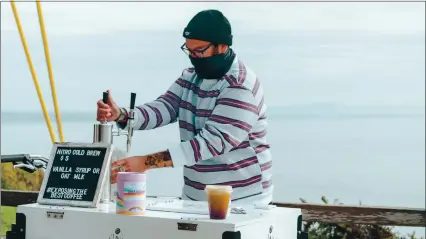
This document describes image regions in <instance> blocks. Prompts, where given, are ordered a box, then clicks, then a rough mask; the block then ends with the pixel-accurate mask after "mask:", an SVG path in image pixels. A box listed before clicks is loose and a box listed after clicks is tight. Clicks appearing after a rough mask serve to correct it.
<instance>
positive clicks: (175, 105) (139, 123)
mask: <svg viewBox="0 0 426 239" xmlns="http://www.w3.org/2000/svg"><path fill="white" fill-rule="evenodd" d="M182 92H183V89H182V86H180V85H179V84H177V83H176V81H175V82H174V83H173V84H172V85H171V86H170V88H169V89H168V90H167V91H166V93H164V94H163V95H161V96H160V97H158V98H157V99H156V100H154V101H151V102H148V103H145V104H143V105H138V106H136V107H135V121H134V122H135V124H134V129H135V130H149V129H155V128H158V127H161V126H165V125H167V124H170V123H174V122H176V121H177V118H178V113H179V104H180V100H181V97H182ZM126 110H127V112H129V108H126ZM117 125H118V126H119V127H120V128H122V129H124V128H126V127H127V117H125V119H124V120H123V121H122V122H117Z"/></svg>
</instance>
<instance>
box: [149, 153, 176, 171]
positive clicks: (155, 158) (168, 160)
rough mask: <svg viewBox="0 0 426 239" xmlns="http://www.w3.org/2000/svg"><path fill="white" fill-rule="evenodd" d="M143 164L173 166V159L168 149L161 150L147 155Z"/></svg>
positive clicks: (153, 166)
mask: <svg viewBox="0 0 426 239" xmlns="http://www.w3.org/2000/svg"><path fill="white" fill-rule="evenodd" d="M145 165H146V166H147V168H164V167H173V161H172V157H171V156H170V153H169V151H163V152H159V153H155V154H150V155H148V156H147V158H146V160H145Z"/></svg>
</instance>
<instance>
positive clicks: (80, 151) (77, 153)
mask: <svg viewBox="0 0 426 239" xmlns="http://www.w3.org/2000/svg"><path fill="white" fill-rule="evenodd" d="M72 154H73V155H84V154H85V151H84V149H74V150H73V151H72Z"/></svg>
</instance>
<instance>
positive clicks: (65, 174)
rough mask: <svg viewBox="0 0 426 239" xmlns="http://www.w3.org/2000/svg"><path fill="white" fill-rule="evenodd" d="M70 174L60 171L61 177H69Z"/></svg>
mask: <svg viewBox="0 0 426 239" xmlns="http://www.w3.org/2000/svg"><path fill="white" fill-rule="evenodd" d="M70 175H71V174H70V173H61V179H69V178H70Z"/></svg>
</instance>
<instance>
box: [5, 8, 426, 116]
mask: <svg viewBox="0 0 426 239" xmlns="http://www.w3.org/2000/svg"><path fill="white" fill-rule="evenodd" d="M16 6H17V9H18V14H19V17H20V19H21V23H22V27H23V30H24V32H25V37H26V39H27V42H28V46H29V49H30V53H31V57H32V60H33V62H34V65H35V67H36V72H37V76H38V78H39V82H40V86H41V88H42V91H43V95H44V98H45V102H46V104H47V105H48V109H49V111H52V110H53V107H51V105H52V103H51V102H52V100H51V97H50V86H49V78H48V75H47V71H46V62H45V58H44V52H43V45H42V41H41V34H40V27H39V22H38V16H37V8H36V4H35V3H34V2H29V3H28V2H26V3H22V2H16ZM424 6H425V5H424V3H423V2H418V3H413V2H410V3H402V2H383V3H379V2H374V3H362V2H336V3H327V2H314V3H312V2H309V3H308V2H299V3H294V2H291V3H290V2H287V3H285V2H281V3H258V2H257V3H254V2H251V3H229V2H222V3H217V2H216V3H214V2H213V3H212V2H196V3H194V2H193V3H188V2H186V3H182V2H175V3H164V2H163V3H149V2H130V3H129V2H127V3H123V2H90V3H81V2H80V3H72V2H42V9H43V16H44V20H45V27H46V31H47V35H48V40H49V50H50V54H51V59H52V65H53V71H54V76H55V83H56V89H57V95H58V99H59V102H60V106H61V110H64V111H74V110H82V111H93V110H95V109H93V107H94V106H95V103H93V102H96V101H97V99H98V98H99V96H100V95H101V94H102V93H101V92H102V91H104V90H105V88H109V89H111V90H112V91H113V92H115V93H114V95H115V97H117V98H119V100H120V101H121V102H126V104H127V102H128V97H129V91H131V90H136V91H137V92H136V93H137V94H138V97H137V101H138V102H144V101H148V100H152V99H154V98H156V97H158V95H159V94H161V93H163V92H164V91H165V90H166V89H167V88H168V87H169V86H170V84H171V82H172V80H174V79H175V78H176V77H177V76H178V75H180V73H181V70H182V67H188V66H189V65H188V63H189V60H188V59H187V57H185V56H184V55H183V53H182V51H181V50H180V48H179V47H180V45H181V44H182V43H183V37H182V31H183V28H184V27H185V26H186V24H187V22H188V21H189V20H190V19H191V17H192V16H193V15H195V14H196V13H197V12H198V11H200V10H204V9H212V8H215V9H219V10H221V11H222V12H224V14H225V15H226V16H227V17H228V19H229V20H230V22H231V24H232V29H233V34H234V36H235V37H234V39H235V45H233V48H234V49H235V50H236V51H237V54H238V55H239V56H241V58H243V59H244V61H245V62H246V63H247V64H249V66H250V67H251V68H252V69H253V70H255V72H256V73H257V74H258V75H259V77H260V78H261V79H262V84H263V86H264V89H265V92H266V94H267V98H268V105H271V106H282V105H303V104H312V103H324V102H325V103H326V104H327V103H330V102H331V103H334V104H342V105H391V106H404V107H405V106H408V105H415V106H423V107H424V97H425V90H424V88H425V79H424V77H425V67H424V65H425V56H424V52H425V46H424V42H425V21H424V19H425V7H424ZM330 31H334V33H333V34H332V35H331V34H329V32H330ZM1 33H2V36H1V47H2V49H1V60H2V61H1V67H2V71H1V77H2V79H1V83H2V89H1V100H2V103H1V107H2V110H13V111H16V110H18V111H20V110H32V111H36V112H40V105H39V102H38V100H37V95H36V92H35V90H34V85H33V83H32V78H31V75H30V73H29V69H28V65H27V62H26V58H25V54H24V52H23V48H22V45H21V41H20V38H19V34H18V31H17V27H16V23H15V21H14V17H13V13H12V10H11V6H10V3H2V7H1ZM369 34H372V35H369ZM152 78H154V79H153V80H152ZM117 79H120V81H118V80H117ZM149 80H151V82H153V83H152V84H150V85H149V87H146V86H145V85H144V84H145V82H147V81H149ZM123 81H125V82H126V84H124V85H123V83H122V82H123ZM81 86H84V87H85V88H84V89H83V88H79V87H81ZM135 86H137V87H135ZM18 87H19V88H18ZM70 92H79V97H74V96H72V95H70V94H69V93H70ZM97 92H98V93H97ZM17 98H20V99H25V100H23V101H17V100H16V99H17ZM116 100H117V99H116ZM315 107H316V106H315Z"/></svg>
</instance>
